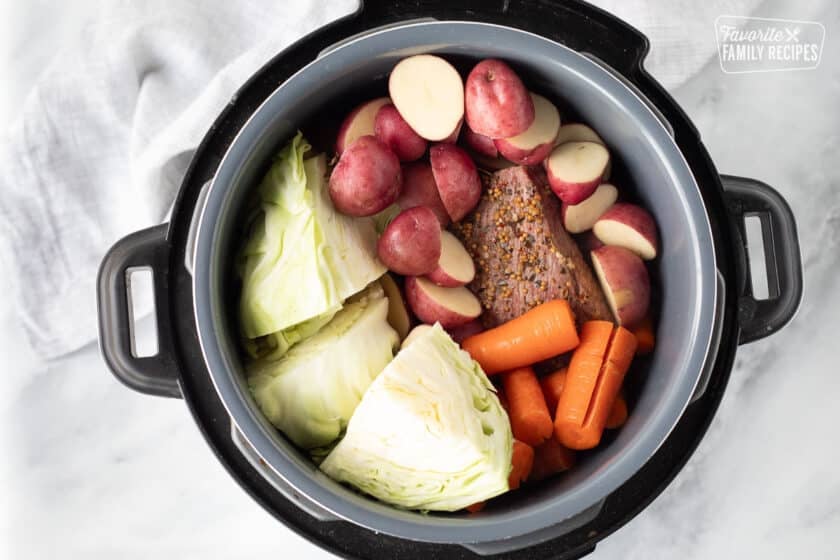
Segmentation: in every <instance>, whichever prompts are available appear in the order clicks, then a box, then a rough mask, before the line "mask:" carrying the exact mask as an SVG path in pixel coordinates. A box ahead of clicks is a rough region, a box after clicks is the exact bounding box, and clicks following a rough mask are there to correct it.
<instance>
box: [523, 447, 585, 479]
mask: <svg viewBox="0 0 840 560" xmlns="http://www.w3.org/2000/svg"><path fill="white" fill-rule="evenodd" d="M574 464H575V452H574V451H572V450H571V449H569V448H567V447H564V446H563V445H562V444H561V443H560V442H559V441H557V439H555V438H548V439H547V440H546V441H545V443H543V444H542V445H540V446H539V447H536V448H535V449H534V466H533V467H531V476H530V477H529V480H543V479H546V478H548V477H549V476H551V475H553V474H557V473H559V472H563V471H567V470H569V469H570V468H572V467H573V466H574Z"/></svg>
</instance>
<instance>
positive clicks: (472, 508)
mask: <svg viewBox="0 0 840 560" xmlns="http://www.w3.org/2000/svg"><path fill="white" fill-rule="evenodd" d="M486 505H487V502H476V503H474V504H471V505H468V506H467V507H465V508H464V509H465V510H467V511H468V512H470V513H478V512H479V511H481V510H483V509H484V506H486Z"/></svg>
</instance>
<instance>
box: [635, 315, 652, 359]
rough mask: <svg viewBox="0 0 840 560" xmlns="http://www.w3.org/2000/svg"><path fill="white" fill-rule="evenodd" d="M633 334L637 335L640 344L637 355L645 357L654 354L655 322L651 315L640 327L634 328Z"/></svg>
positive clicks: (643, 320)
mask: <svg viewBox="0 0 840 560" xmlns="http://www.w3.org/2000/svg"><path fill="white" fill-rule="evenodd" d="M633 334H634V335H636V340H637V341H638V343H639V345H638V347H637V348H636V354H638V355H640V356H643V355H645V354H650V353H651V352H653V347H654V345H655V344H656V335H655V334H653V321H652V320H651V318H650V315H648V316H646V317H645V318H644V319H642V321H641V322H640V323H639V324H638V325H636V326H635V327H633Z"/></svg>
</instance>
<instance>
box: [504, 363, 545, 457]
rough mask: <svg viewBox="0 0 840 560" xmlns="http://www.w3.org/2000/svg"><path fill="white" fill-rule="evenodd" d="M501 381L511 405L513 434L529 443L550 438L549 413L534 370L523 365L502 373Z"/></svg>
mask: <svg viewBox="0 0 840 560" xmlns="http://www.w3.org/2000/svg"><path fill="white" fill-rule="evenodd" d="M502 384H503V385H504V387H505V396H507V400H508V406H509V407H510V412H509V413H508V416H509V417H510V427H511V429H512V430H513V437H515V438H516V439H518V440H519V441H522V442H525V443H527V444H528V445H539V444H541V443H542V442H543V441H545V440H546V438H549V437H551V434H552V432H553V431H554V430H553V424H552V422H551V414H549V412H548V407H547V406H546V404H545V398H543V394H542V389H540V382H539V381H537V376H536V374H535V373H534V370H533V369H531V368H529V367H524V368H519V369H515V370H513V371H511V372H508V373H506V374H504V376H502Z"/></svg>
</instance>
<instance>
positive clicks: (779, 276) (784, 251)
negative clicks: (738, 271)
mask: <svg viewBox="0 0 840 560" xmlns="http://www.w3.org/2000/svg"><path fill="white" fill-rule="evenodd" d="M720 179H721V182H722V184H723V189H724V195H725V198H726V204H727V208H728V209H729V213H730V215H731V216H732V218H733V219H734V221H735V225H736V226H737V227H738V231H739V232H740V234H741V242H742V244H743V248H742V249H743V252H744V255H745V259H744V260H743V262H745V263H747V266H745V267H744V271H743V274H744V276H745V278H746V282H745V283H744V287H743V293H742V294H741V295H740V297H739V298H738V322H739V323H740V326H741V336H740V338H739V340H738V343H739V344H746V343H747V342H752V341H754V340H758V339H760V338H764V337H765V336H769V335H771V334H773V333H774V332H776V331H778V330H779V329H781V328H782V327H784V326H785V325H786V324H787V323H788V321H790V320H791V319H793V317H794V315H796V312H797V310H798V309H799V304H800V303H801V301H802V261H801V257H800V253H799V237H798V235H797V233H796V219H795V218H794V216H793V212H792V211H791V209H790V206H788V204H787V202H785V199H784V198H782V197H781V195H779V193H778V192H776V190H775V189H773V188H772V187H770V186H769V185H766V184H765V183H762V182H761V181H757V180H755V179H748V178H745V177H733V176H731V175H721V178H720ZM748 216H757V217H758V218H759V220H761V234H762V238H763V240H764V261H765V266H766V268H767V288H768V298H767V299H756V298H755V296H754V295H753V290H752V278H751V275H750V267H749V252H748V251H747V235H746V226H745V224H744V218H745V217H748Z"/></svg>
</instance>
